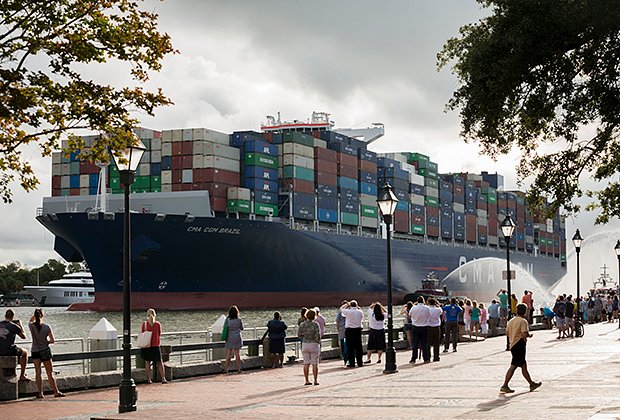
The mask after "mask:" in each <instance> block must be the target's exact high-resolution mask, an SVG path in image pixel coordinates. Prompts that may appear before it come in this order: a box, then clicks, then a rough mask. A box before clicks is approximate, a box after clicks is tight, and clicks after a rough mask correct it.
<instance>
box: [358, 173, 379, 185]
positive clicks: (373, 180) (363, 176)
mask: <svg viewBox="0 0 620 420" xmlns="http://www.w3.org/2000/svg"><path fill="white" fill-rule="evenodd" d="M357 179H359V180H360V182H365V183H367V184H375V185H376V184H377V174H376V173H371V172H366V171H357Z"/></svg>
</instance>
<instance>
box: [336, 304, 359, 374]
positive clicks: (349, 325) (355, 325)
mask: <svg viewBox="0 0 620 420" xmlns="http://www.w3.org/2000/svg"><path fill="white" fill-rule="evenodd" d="M340 313H341V314H342V316H344V317H345V318H346V321H345V330H344V336H345V340H346V342H347V352H348V356H349V363H348V364H347V367H350V368H352V367H355V362H356V361H357V366H359V367H362V366H364V349H363V347H362V322H364V312H362V310H361V309H360V307H359V306H358V304H357V301H355V300H352V301H351V302H347V303H344V304H343V305H342V306H341V307H340Z"/></svg>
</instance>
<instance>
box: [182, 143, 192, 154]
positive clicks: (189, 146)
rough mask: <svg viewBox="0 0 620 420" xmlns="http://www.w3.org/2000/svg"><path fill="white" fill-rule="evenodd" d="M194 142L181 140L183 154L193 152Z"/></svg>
mask: <svg viewBox="0 0 620 420" xmlns="http://www.w3.org/2000/svg"><path fill="white" fill-rule="evenodd" d="M193 143H194V142H193V141H189V140H186V141H182V142H181V150H182V151H183V154H184V155H186V156H189V155H191V154H192V153H193V150H194V144H193Z"/></svg>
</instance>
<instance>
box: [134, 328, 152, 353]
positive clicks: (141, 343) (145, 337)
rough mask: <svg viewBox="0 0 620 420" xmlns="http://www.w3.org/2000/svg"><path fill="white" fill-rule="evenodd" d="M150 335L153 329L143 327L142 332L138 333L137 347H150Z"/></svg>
mask: <svg viewBox="0 0 620 420" xmlns="http://www.w3.org/2000/svg"><path fill="white" fill-rule="evenodd" d="M145 324H146V322H145ZM152 335H153V331H147V329H146V327H145V328H144V332H141V333H140V334H138V347H140V348H141V349H145V348H147V347H151V336H152Z"/></svg>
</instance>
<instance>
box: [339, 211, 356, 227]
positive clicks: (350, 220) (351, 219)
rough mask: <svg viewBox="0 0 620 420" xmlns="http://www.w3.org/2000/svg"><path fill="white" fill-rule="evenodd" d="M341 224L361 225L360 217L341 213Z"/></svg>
mask: <svg viewBox="0 0 620 420" xmlns="http://www.w3.org/2000/svg"><path fill="white" fill-rule="evenodd" d="M340 223H342V224H343V225H353V226H357V225H358V224H359V216H358V215H357V214H353V213H344V212H342V213H340Z"/></svg>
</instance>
